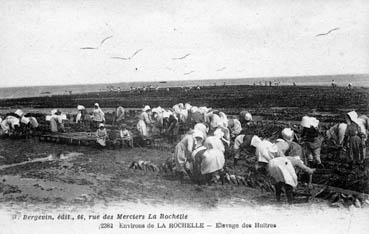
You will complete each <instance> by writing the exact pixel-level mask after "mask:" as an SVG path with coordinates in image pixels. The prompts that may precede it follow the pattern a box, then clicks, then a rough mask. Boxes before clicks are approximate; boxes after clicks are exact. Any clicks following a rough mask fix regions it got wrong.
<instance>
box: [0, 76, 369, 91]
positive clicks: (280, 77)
mask: <svg viewBox="0 0 369 234" xmlns="http://www.w3.org/2000/svg"><path fill="white" fill-rule="evenodd" d="M365 75H369V73H345V74H331V75H327V74H326V75H296V76H293V75H290V76H259V77H240V78H237V77H233V78H206V79H186V80H164V79H163V80H156V81H148V80H140V81H118V82H112V83H111V82H104V83H76V84H54V85H29V86H4V87H0V89H6V88H26V87H55V86H77V85H86V86H89V85H107V84H110V85H113V84H120V83H127V84H128V83H150V82H152V83H159V82H178V81H202V80H204V81H209V80H232V79H276V78H279V79H285V78H293V77H324V76H365Z"/></svg>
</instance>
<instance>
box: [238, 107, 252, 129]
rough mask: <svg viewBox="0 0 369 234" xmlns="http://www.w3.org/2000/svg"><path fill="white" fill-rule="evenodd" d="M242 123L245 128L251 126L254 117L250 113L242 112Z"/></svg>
mask: <svg viewBox="0 0 369 234" xmlns="http://www.w3.org/2000/svg"><path fill="white" fill-rule="evenodd" d="M240 122H241V125H242V126H243V127H245V126H247V125H249V124H250V123H251V122H252V115H251V113H250V112H248V111H245V110H244V111H241V112H240Z"/></svg>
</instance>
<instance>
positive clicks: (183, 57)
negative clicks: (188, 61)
mask: <svg viewBox="0 0 369 234" xmlns="http://www.w3.org/2000/svg"><path fill="white" fill-rule="evenodd" d="M190 55H191V54H186V55H184V56H182V57H179V58H172V59H173V60H181V59H185V58H187V57H188V56H190Z"/></svg>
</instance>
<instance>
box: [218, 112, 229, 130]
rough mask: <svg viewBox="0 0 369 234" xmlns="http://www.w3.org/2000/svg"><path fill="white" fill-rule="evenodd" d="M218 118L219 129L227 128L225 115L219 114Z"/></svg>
mask: <svg viewBox="0 0 369 234" xmlns="http://www.w3.org/2000/svg"><path fill="white" fill-rule="evenodd" d="M219 117H220V123H219V125H220V126H221V127H224V128H227V127H228V118H227V115H226V114H225V113H224V112H219Z"/></svg>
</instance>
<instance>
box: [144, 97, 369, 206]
mask: <svg viewBox="0 0 369 234" xmlns="http://www.w3.org/2000/svg"><path fill="white" fill-rule="evenodd" d="M345 117H346V123H340V124H337V125H335V126H333V127H332V128H331V129H329V130H328V131H327V132H326V133H325V134H322V133H321V132H320V128H319V120H317V119H316V118H315V117H309V116H304V117H303V118H302V121H301V127H302V133H301V135H300V137H298V136H297V134H295V132H294V131H293V130H292V129H291V128H285V129H283V130H282V131H281V134H280V138H279V139H277V140H275V141H273V142H271V141H270V140H268V139H261V138H260V137H258V136H256V135H250V134H247V126H248V125H249V124H250V123H251V122H252V115H251V114H250V113H249V112H247V111H242V112H241V113H240V115H239V116H238V117H234V116H232V117H228V116H227V115H226V114H225V113H223V112H221V111H217V110H213V109H211V108H207V107H196V106H191V105H190V104H188V103H186V104H182V103H180V104H176V105H174V106H173V107H172V108H170V109H164V108H161V107H157V108H153V109H151V108H150V106H145V107H144V108H143V110H142V113H141V114H140V117H139V121H138V123H137V129H138V131H139V132H140V134H141V135H142V136H150V134H152V132H153V131H154V129H155V128H158V126H161V127H159V132H164V133H167V134H170V135H173V136H178V126H179V124H180V123H182V124H188V125H189V126H191V129H190V131H188V132H187V133H186V134H185V135H183V136H182V138H181V139H178V141H177V142H178V143H177V144H176V146H175V150H174V159H175V162H176V171H177V174H178V175H179V176H180V177H181V178H183V177H185V176H188V177H189V178H190V179H191V180H192V181H194V182H196V183H199V184H204V183H211V182H212V181H213V179H215V178H217V177H218V178H219V176H220V175H221V173H222V172H223V170H224V166H225V159H226V158H227V153H228V154H229V153H230V152H231V153H230V154H231V155H232V156H233V160H234V166H236V165H237V163H238V161H239V160H240V158H241V157H242V156H243V155H245V154H246V155H248V156H253V157H254V158H255V163H256V168H257V169H258V170H261V171H265V172H266V173H268V174H269V175H270V176H271V177H272V178H273V179H274V181H275V191H276V198H277V200H280V196H281V192H282V189H284V190H285V193H286V197H287V200H288V202H289V203H291V202H292V199H293V196H292V191H293V188H295V187H296V186H297V174H296V172H297V171H299V170H301V171H303V172H305V173H307V174H308V175H310V176H309V178H310V179H309V182H311V175H312V174H313V172H314V170H315V169H316V168H324V165H323V163H322V161H321V158H320V151H321V147H322V142H323V140H324V137H326V139H327V140H335V139H337V141H336V143H337V145H340V146H341V147H342V149H343V150H345V152H347V158H348V159H351V160H352V161H354V162H361V161H362V160H364V159H365V153H366V152H365V149H366V146H365V145H366V139H367V132H368V129H369V120H368V117H366V116H360V117H358V114H357V113H356V112H355V111H351V112H349V113H347V114H346V115H345ZM165 123H167V124H165ZM165 126H166V127H165ZM168 126H170V127H168ZM172 139H174V138H172ZM300 144H301V145H302V146H301V145H300Z"/></svg>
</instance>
